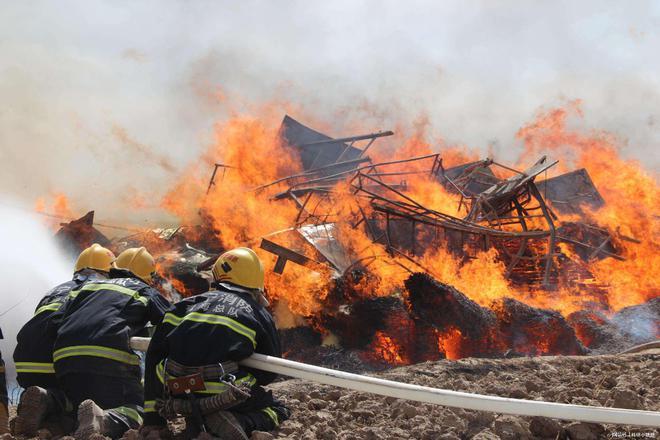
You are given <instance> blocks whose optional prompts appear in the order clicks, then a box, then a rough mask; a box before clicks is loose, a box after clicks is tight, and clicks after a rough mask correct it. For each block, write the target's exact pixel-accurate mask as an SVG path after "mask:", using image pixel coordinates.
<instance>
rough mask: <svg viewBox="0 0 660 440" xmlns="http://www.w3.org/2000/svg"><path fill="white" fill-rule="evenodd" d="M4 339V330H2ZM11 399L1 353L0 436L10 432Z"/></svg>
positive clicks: (0, 331)
mask: <svg viewBox="0 0 660 440" xmlns="http://www.w3.org/2000/svg"><path fill="white" fill-rule="evenodd" d="M0 339H2V329H0ZM8 405H9V399H8V398H7V379H6V378H5V362H4V361H3V360H2V353H0V435H2V434H6V433H8V432H9V406H8Z"/></svg>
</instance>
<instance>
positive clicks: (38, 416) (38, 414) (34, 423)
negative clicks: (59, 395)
mask: <svg viewBox="0 0 660 440" xmlns="http://www.w3.org/2000/svg"><path fill="white" fill-rule="evenodd" d="M54 406H55V402H54V401H53V398H52V397H51V396H50V395H49V394H48V391H46V390H45V389H43V388H40V387H29V388H28V389H27V390H25V391H24V392H23V394H21V400H20V401H19V402H18V409H17V411H16V412H17V416H16V419H15V420H14V424H13V426H14V435H22V436H25V437H32V436H34V435H36V433H37V431H38V430H39V428H41V427H42V425H43V423H44V421H45V420H46V417H48V414H49V413H50V412H52V411H53V408H54Z"/></svg>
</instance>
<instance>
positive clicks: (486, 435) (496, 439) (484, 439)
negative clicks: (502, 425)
mask: <svg viewBox="0 0 660 440" xmlns="http://www.w3.org/2000/svg"><path fill="white" fill-rule="evenodd" d="M500 438H501V437H500V436H499V435H497V434H495V433H493V431H491V430H490V429H484V430H483V431H481V432H480V433H478V434H477V435H475V436H474V437H472V440H500Z"/></svg>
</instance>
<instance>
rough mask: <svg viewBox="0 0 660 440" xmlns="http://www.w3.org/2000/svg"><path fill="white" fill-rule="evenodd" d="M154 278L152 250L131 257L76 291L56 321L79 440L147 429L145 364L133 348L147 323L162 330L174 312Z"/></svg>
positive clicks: (63, 380) (129, 252) (57, 357)
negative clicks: (154, 284)
mask: <svg viewBox="0 0 660 440" xmlns="http://www.w3.org/2000/svg"><path fill="white" fill-rule="evenodd" d="M154 270H155V262H154V259H153V257H152V256H151V255H150V254H149V252H147V250H146V249H145V248H143V247H142V248H131V249H126V250H125V251H124V252H122V253H121V254H119V256H118V257H117V259H116V260H115V261H114V262H113V267H112V268H111V269H110V278H109V279H107V280H102V281H93V282H88V283H86V284H85V285H83V286H82V287H80V288H79V289H77V290H74V291H73V292H71V294H70V295H69V299H68V301H67V302H66V303H65V304H64V306H62V308H61V309H60V310H58V311H57V312H56V313H55V315H54V316H53V321H54V322H55V324H56V325H57V328H58V330H57V338H56V339H55V346H54V351H53V360H54V361H55V373H56V375H57V379H58V381H59V383H60V385H61V387H62V389H63V391H64V393H65V394H66V397H67V398H68V400H69V401H71V402H72V403H73V405H74V407H76V408H78V427H77V429H76V431H75V433H74V437H75V438H76V439H87V438H89V437H91V436H92V435H93V434H102V435H105V436H108V437H112V438H119V437H121V436H122V434H123V433H124V432H126V431H127V430H128V429H130V428H137V427H139V425H140V424H141V423H142V410H143V409H142V406H143V402H144V393H143V389H142V384H141V372H140V359H139V357H138V356H137V355H136V354H135V353H134V352H133V351H132V350H131V348H130V345H129V343H130V339H131V337H132V336H136V335H138V334H139V333H140V332H141V331H142V330H143V329H144V328H145V326H146V324H147V323H148V322H151V323H152V324H154V325H157V324H159V323H160V322H161V321H162V319H163V316H164V315H165V313H166V312H167V311H168V310H170V307H171V306H170V304H169V302H168V301H167V300H166V299H165V298H164V297H162V296H161V295H160V294H159V293H158V291H157V290H155V289H154V288H153V287H151V286H150V282H151V277H152V274H153V272H154Z"/></svg>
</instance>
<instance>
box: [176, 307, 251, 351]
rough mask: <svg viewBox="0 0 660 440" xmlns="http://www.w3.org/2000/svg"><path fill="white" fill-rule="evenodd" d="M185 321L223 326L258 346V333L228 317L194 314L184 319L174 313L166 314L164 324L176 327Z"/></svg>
mask: <svg viewBox="0 0 660 440" xmlns="http://www.w3.org/2000/svg"><path fill="white" fill-rule="evenodd" d="M184 321H192V322H199V323H202V324H214V325H223V326H225V327H228V328H230V329H232V330H233V331H235V332H236V333H238V334H239V335H243V336H245V337H246V338H248V339H249V340H250V342H252V345H253V346H254V347H256V346H257V340H256V337H257V332H256V331H254V330H252V329H251V328H249V327H246V326H245V325H243V324H241V323H240V322H238V321H236V320H234V319H231V318H229V317H227V316H222V315H210V314H206V313H199V312H192V313H189V314H187V315H186V316H184V317H183V318H180V317H178V316H175V315H174V314H172V313H166V314H165V318H163V322H167V323H168V324H172V325H175V326H178V325H180V324H181V323H182V322H184Z"/></svg>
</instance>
